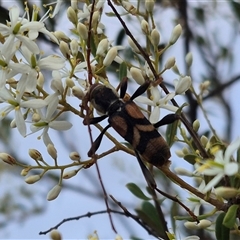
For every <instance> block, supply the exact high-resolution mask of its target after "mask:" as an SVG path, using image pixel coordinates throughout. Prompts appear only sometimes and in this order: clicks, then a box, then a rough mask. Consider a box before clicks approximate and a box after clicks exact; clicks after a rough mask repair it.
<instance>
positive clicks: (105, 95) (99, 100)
mask: <svg viewBox="0 0 240 240" xmlns="http://www.w3.org/2000/svg"><path fill="white" fill-rule="evenodd" d="M118 99H119V97H118V95H117V93H115V92H114V90H113V89H111V88H109V87H106V86H105V85H101V84H99V83H96V84H93V85H92V86H91V87H90V90H89V101H90V102H91V103H92V105H93V106H94V108H95V109H96V110H97V111H98V112H99V113H101V114H107V113H108V109H109V107H110V106H111V104H112V103H113V102H115V101H116V100H118Z"/></svg>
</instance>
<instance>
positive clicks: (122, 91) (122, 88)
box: [120, 77, 128, 98]
mask: <svg viewBox="0 0 240 240" xmlns="http://www.w3.org/2000/svg"><path fill="white" fill-rule="evenodd" d="M127 85H128V78H127V77H124V78H123V79H122V81H121V83H120V98H124V96H125V94H126V92H127Z"/></svg>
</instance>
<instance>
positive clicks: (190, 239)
mask: <svg viewBox="0 0 240 240" xmlns="http://www.w3.org/2000/svg"><path fill="white" fill-rule="evenodd" d="M184 240H200V238H199V237H198V236H196V235H192V236H188V237H186V238H184Z"/></svg>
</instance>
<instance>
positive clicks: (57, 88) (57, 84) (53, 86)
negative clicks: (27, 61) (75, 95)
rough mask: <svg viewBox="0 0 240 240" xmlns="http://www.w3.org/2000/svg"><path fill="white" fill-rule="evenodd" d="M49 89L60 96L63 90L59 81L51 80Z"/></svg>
mask: <svg viewBox="0 0 240 240" xmlns="http://www.w3.org/2000/svg"><path fill="white" fill-rule="evenodd" d="M51 89H52V90H53V91H55V92H58V93H60V94H62V93H63V92H64V88H63V85H62V81H61V79H53V80H52V81H51Z"/></svg>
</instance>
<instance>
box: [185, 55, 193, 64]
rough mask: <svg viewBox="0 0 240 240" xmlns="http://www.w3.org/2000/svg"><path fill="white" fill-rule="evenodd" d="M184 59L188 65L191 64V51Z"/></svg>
mask: <svg viewBox="0 0 240 240" xmlns="http://www.w3.org/2000/svg"><path fill="white" fill-rule="evenodd" d="M185 61H186V63H187V66H188V67H191V66H192V62H193V56H192V53H191V52H189V53H188V54H187V55H186V57H185Z"/></svg>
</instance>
